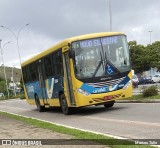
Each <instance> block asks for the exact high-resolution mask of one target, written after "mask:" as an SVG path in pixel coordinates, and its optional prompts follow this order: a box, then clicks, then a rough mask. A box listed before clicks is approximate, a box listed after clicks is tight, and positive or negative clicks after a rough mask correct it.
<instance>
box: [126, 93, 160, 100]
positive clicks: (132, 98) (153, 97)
mask: <svg viewBox="0 0 160 148" xmlns="http://www.w3.org/2000/svg"><path fill="white" fill-rule="evenodd" d="M149 99H151V100H154V99H159V100H160V95H156V96H149V97H144V96H143V95H141V94H140V95H133V96H132V97H131V98H128V100H149ZM126 100H127V99H126Z"/></svg>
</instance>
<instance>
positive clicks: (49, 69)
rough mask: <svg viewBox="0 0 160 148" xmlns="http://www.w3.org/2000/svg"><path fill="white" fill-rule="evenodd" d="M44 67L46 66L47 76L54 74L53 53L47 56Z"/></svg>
mask: <svg viewBox="0 0 160 148" xmlns="http://www.w3.org/2000/svg"><path fill="white" fill-rule="evenodd" d="M44 68H45V73H46V77H47V78H48V77H51V76H53V72H52V61H51V55H49V56H47V57H45V59H44Z"/></svg>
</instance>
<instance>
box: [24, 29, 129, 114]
mask: <svg viewBox="0 0 160 148" xmlns="http://www.w3.org/2000/svg"><path fill="white" fill-rule="evenodd" d="M22 73H23V82H24V92H25V95H26V100H27V102H28V103H29V104H31V105H37V109H38V110H39V111H40V112H41V111H43V110H44V109H45V108H48V107H61V108H62V112H63V113H64V114H70V113H71V111H73V108H75V107H84V106H90V105H104V106H105V107H112V106H113V105H114V103H115V100H117V99H123V98H127V97H131V95H132V84H131V78H132V72H131V65H130V57H129V49H128V43H127V39H126V35H125V34H123V33H120V32H109V33H107V32H104V33H94V34H87V35H81V36H77V37H73V38H69V39H66V40H64V41H62V42H60V43H59V44H57V45H55V46H53V47H51V48H49V49H48V50H46V51H44V52H42V53H40V54H38V55H37V56H35V57H33V58H31V59H29V60H27V61H25V62H23V63H22Z"/></svg>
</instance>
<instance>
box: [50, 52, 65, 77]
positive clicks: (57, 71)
mask: <svg viewBox="0 0 160 148" xmlns="http://www.w3.org/2000/svg"><path fill="white" fill-rule="evenodd" d="M52 61H53V65H52V66H53V69H54V70H53V71H54V75H56V76H57V75H63V61H62V52H61V51H57V52H56V53H54V54H53V55H52Z"/></svg>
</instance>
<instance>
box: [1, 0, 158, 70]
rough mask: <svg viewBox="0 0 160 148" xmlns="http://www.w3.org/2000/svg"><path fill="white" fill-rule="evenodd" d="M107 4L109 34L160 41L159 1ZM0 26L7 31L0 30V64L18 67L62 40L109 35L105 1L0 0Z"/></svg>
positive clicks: (120, 0) (117, 0)
mask: <svg viewBox="0 0 160 148" xmlns="http://www.w3.org/2000/svg"><path fill="white" fill-rule="evenodd" d="M110 1H111V7H110V8H111V18H112V31H113V32H115V31H116V32H117V31H118V32H124V33H125V34H126V35H127V39H128V41H132V40H136V41H137V43H138V44H142V45H147V44H149V43H150V41H151V42H155V41H158V40H160V27H159V26H160V19H159V16H160V0H154V1H153V0H110ZM26 24H29V25H28V26H25V25H26ZM0 26H5V27H7V28H9V30H8V29H5V28H0V39H1V40H2V41H1V48H2V49H3V57H4V65H6V66H11V67H12V66H14V67H20V59H21V61H22V62H24V61H25V60H27V59H29V58H31V57H32V56H34V55H36V54H38V53H40V52H42V51H44V50H46V49H47V48H49V47H51V46H53V45H55V44H56V43H58V42H60V41H62V40H64V39H66V38H70V37H73V36H78V35H83V34H89V33H96V32H109V31H110V13H109V0H0ZM21 28H22V29H21ZM20 29H21V30H20ZM19 31H20V32H19ZM149 31H152V32H149ZM18 32H19V34H18ZM17 34H18V43H19V53H20V59H19V56H18V47H17V43H16V41H17V40H16V38H15V36H14V35H17ZM8 42H10V43H8ZM6 43H8V44H6ZM2 64H3V62H2V56H0V65H2Z"/></svg>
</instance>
